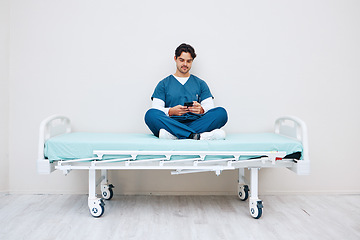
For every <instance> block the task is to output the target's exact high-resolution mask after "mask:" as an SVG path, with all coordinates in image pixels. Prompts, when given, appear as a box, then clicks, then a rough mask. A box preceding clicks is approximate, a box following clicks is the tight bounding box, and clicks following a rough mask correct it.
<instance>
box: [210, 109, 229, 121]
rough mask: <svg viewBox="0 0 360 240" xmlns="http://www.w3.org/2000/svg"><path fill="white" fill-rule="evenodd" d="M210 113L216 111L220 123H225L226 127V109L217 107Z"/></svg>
mask: <svg viewBox="0 0 360 240" xmlns="http://www.w3.org/2000/svg"><path fill="white" fill-rule="evenodd" d="M210 111H214V113H215V114H216V118H217V119H218V120H219V121H220V122H223V124H224V125H225V123H226V122H227V120H228V114H227V111H226V109H225V108H223V107H216V108H213V109H211V110H210Z"/></svg>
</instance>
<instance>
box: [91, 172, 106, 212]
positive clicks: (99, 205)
mask: <svg viewBox="0 0 360 240" xmlns="http://www.w3.org/2000/svg"><path fill="white" fill-rule="evenodd" d="M88 206H89V210H90V213H91V215H92V216H93V217H101V216H102V215H103V213H104V211H105V208H104V206H105V203H104V202H103V200H102V199H101V198H98V197H96V170H95V169H89V197H88Z"/></svg>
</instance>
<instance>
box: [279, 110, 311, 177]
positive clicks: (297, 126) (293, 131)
mask: <svg viewBox="0 0 360 240" xmlns="http://www.w3.org/2000/svg"><path fill="white" fill-rule="evenodd" d="M275 133H277V134H281V135H284V136H288V137H292V138H295V139H297V140H299V141H301V142H302V145H303V152H302V160H303V161H299V162H298V164H296V165H295V167H294V168H292V169H291V170H292V171H294V172H296V173H297V174H299V175H308V174H310V158H309V143H308V133H307V126H306V124H305V122H304V121H303V120H301V119H300V118H298V117H294V116H285V117H281V118H278V119H277V120H276V121H275Z"/></svg>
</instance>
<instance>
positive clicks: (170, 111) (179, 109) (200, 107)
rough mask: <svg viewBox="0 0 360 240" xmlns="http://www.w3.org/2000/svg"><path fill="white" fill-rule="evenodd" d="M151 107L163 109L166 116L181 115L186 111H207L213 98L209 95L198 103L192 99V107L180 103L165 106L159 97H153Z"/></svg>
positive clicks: (211, 104) (199, 112)
mask: <svg viewBox="0 0 360 240" xmlns="http://www.w3.org/2000/svg"><path fill="white" fill-rule="evenodd" d="M152 108H155V109H158V110H160V111H163V112H164V113H165V114H166V115H168V116H181V115H183V114H185V113H187V112H189V111H190V112H193V113H198V114H201V113H205V112H207V111H209V110H210V109H212V108H214V100H213V99H212V98H211V97H209V98H207V99H205V100H203V101H202V102H201V104H200V103H198V102H195V101H194V106H193V107H189V108H187V107H184V106H181V105H177V106H175V107H173V108H166V107H165V102H164V101H163V100H161V99H159V98H153V101H152Z"/></svg>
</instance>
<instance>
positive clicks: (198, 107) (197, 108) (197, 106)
mask: <svg viewBox="0 0 360 240" xmlns="http://www.w3.org/2000/svg"><path fill="white" fill-rule="evenodd" d="M193 103H194V104H193V106H192V107H189V108H188V109H189V111H190V112H192V113H196V114H203V113H204V112H205V111H204V109H203V108H202V106H201V105H200V103H198V102H196V101H194V102H193Z"/></svg>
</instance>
